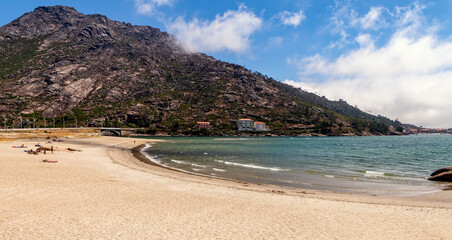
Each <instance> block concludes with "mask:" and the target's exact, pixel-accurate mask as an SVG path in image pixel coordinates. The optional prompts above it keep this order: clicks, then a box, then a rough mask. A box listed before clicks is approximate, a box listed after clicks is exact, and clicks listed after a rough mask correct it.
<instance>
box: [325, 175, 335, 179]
mask: <svg viewBox="0 0 452 240" xmlns="http://www.w3.org/2000/svg"><path fill="white" fill-rule="evenodd" d="M325 177H326V178H335V176H334V175H325Z"/></svg>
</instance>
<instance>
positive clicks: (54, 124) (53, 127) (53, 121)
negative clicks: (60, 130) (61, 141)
mask: <svg viewBox="0 0 452 240" xmlns="http://www.w3.org/2000/svg"><path fill="white" fill-rule="evenodd" d="M53 128H55V117H53Z"/></svg>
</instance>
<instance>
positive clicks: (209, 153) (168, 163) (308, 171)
mask: <svg viewBox="0 0 452 240" xmlns="http://www.w3.org/2000/svg"><path fill="white" fill-rule="evenodd" d="M162 139H163V140H165V142H163V143H158V144H152V143H150V144H148V145H147V147H146V148H144V149H143V150H142V152H143V153H144V154H145V155H146V156H147V157H148V158H150V159H151V160H152V161H154V162H156V163H158V164H160V165H162V166H165V167H168V168H173V169H178V170H181V171H186V172H190V173H195V174H200V175H206V176H213V177H219V178H227V179H234V180H239V181H247V182H253V183H260V184H272V185H280V186H286V187H294V188H303V189H321V190H328V191H335V192H356V193H368V194H378V195H406V196H412V195H418V194H424V193H430V192H435V191H440V190H441V189H444V188H446V187H448V185H447V184H445V183H437V182H431V181H428V180H427V178H428V176H429V175H430V173H431V172H433V171H434V170H436V169H438V168H441V167H445V166H451V165H452V135H410V136H371V137H233V138H231V137H166V138H162Z"/></svg>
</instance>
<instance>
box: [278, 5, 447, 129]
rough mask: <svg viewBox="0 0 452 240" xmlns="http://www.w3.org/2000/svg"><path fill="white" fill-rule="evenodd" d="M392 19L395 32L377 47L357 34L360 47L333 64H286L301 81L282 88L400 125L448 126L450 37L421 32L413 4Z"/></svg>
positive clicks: (319, 59) (312, 60) (313, 59)
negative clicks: (342, 102) (345, 104)
mask: <svg viewBox="0 0 452 240" xmlns="http://www.w3.org/2000/svg"><path fill="white" fill-rule="evenodd" d="M395 17H396V22H395V24H396V25H397V26H398V28H397V29H396V30H395V31H394V32H393V34H392V36H391V38H390V39H389V40H388V42H387V43H385V44H384V45H383V46H381V47H376V46H375V45H374V44H373V41H372V39H371V36H370V35H369V34H363V33H361V34H360V35H358V36H357V37H356V38H355V40H356V41H357V42H358V43H359V44H360V47H359V48H357V49H355V50H353V51H350V52H348V53H346V54H343V55H341V56H340V57H338V58H336V59H332V60H330V59H327V58H325V57H323V56H320V55H314V56H310V57H307V58H303V59H299V60H298V61H296V62H295V61H294V60H293V59H292V60H291V63H295V64H297V65H298V67H299V69H300V80H301V81H300V82H294V81H289V80H287V81H286V83H288V84H291V85H294V86H297V87H301V88H303V89H307V90H309V91H312V92H318V93H319V94H321V95H325V96H327V97H329V98H331V99H336V100H337V99H340V98H342V99H345V100H346V101H347V102H349V103H350V104H352V105H355V104H356V105H358V107H360V108H361V109H363V110H366V111H371V112H372V113H373V114H381V115H385V116H388V117H391V118H393V119H395V118H399V119H400V120H401V121H402V122H407V123H414V124H418V125H422V126H427V127H452V111H451V110H450V109H452V94H451V93H452V55H451V54H450V53H451V52H452V40H451V38H447V39H441V38H440V37H438V35H437V34H435V33H434V32H430V31H426V30H425V29H428V28H429V27H428V26H426V25H425V23H424V20H422V19H423V16H422V6H419V5H417V4H413V5H411V6H410V7H409V8H403V9H402V8H399V9H397V11H396V13H395ZM308 78H317V82H315V81H309V80H306V79H308ZM320 78H321V80H323V82H318V80H320Z"/></svg>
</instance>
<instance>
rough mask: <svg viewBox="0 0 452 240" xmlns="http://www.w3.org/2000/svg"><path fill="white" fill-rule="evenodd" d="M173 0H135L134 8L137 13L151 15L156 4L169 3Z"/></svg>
mask: <svg viewBox="0 0 452 240" xmlns="http://www.w3.org/2000/svg"><path fill="white" fill-rule="evenodd" d="M172 2H173V0H135V8H136V10H137V13H138V14H142V15H152V14H154V13H155V9H156V7H157V6H163V5H171V4H172Z"/></svg>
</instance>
